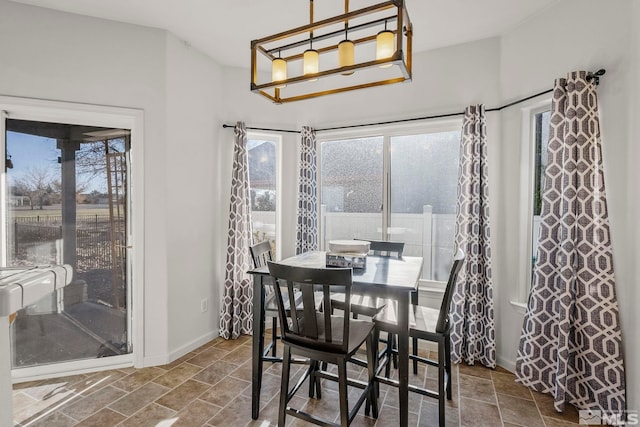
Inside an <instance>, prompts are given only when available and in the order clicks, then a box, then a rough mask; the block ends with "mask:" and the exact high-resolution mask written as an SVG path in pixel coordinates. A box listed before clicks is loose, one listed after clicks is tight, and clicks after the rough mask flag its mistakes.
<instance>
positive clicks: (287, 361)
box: [278, 345, 291, 427]
mask: <svg viewBox="0 0 640 427" xmlns="http://www.w3.org/2000/svg"><path fill="white" fill-rule="evenodd" d="M290 373H291V347H289V346H288V345H285V346H284V354H283V355H282V380H281V382H280V407H279V408H278V427H284V425H285V418H286V416H287V403H288V402H289V399H288V396H289V374H290Z"/></svg>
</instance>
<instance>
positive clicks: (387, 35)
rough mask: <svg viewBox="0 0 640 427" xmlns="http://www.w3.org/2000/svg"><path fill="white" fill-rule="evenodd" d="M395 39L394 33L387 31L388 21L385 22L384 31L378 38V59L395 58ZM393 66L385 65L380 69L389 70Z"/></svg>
mask: <svg viewBox="0 0 640 427" xmlns="http://www.w3.org/2000/svg"><path fill="white" fill-rule="evenodd" d="M394 42H395V37H394V36H393V31H389V30H387V21H384V30H382V31H380V32H379V33H378V35H377V36H376V59H377V60H381V59H387V58H391V57H392V56H393V53H394V51H395V49H394V46H393V44H394ZM392 65H393V64H383V65H380V68H388V67H391V66H392Z"/></svg>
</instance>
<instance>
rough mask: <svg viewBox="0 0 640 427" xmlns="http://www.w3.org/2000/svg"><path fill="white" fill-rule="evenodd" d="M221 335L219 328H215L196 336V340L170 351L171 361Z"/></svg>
mask: <svg viewBox="0 0 640 427" xmlns="http://www.w3.org/2000/svg"><path fill="white" fill-rule="evenodd" d="M219 335H220V333H219V331H218V329H215V330H213V331H211V332H208V333H206V334H204V335H202V336H201V337H198V338H196V339H195V340H193V341H191V342H189V343H187V344H185V345H183V346H182V347H179V348H177V349H175V350H173V351H172V352H171V353H169V362H168V363H171V362H173V361H174V360H176V359H179V358H181V357H182V356H184V355H185V354H187V353H189V352H190V351H193V350H195V349H196V348H198V347H200V346H202V345H204V344H206V343H208V342H209V341H211V340H212V339H214V338H217V337H218V336H219Z"/></svg>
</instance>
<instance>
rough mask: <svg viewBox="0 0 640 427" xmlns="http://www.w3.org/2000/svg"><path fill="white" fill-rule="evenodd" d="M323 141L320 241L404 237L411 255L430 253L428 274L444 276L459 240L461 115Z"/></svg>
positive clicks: (434, 277) (439, 278) (425, 272)
mask: <svg viewBox="0 0 640 427" xmlns="http://www.w3.org/2000/svg"><path fill="white" fill-rule="evenodd" d="M323 136H324V135H323ZM320 142H321V145H320V199H321V239H320V240H321V245H324V246H323V247H327V246H328V245H327V243H328V242H329V241H330V240H336V239H365V240H366V239H371V240H393V241H402V242H404V243H405V250H404V254H405V255H409V256H411V255H413V256H422V257H423V258H424V268H423V275H422V279H423V280H424V281H445V280H446V279H447V277H448V273H449V269H450V267H451V261H452V257H453V246H454V231H455V230H454V228H455V210H456V199H457V182H458V164H459V148H460V123H459V121H455V122H447V123H441V124H438V125H433V124H432V125H430V126H424V127H421V128H414V129H401V128H391V127H389V128H384V129H381V130H380V131H378V132H376V133H374V134H370V135H367V136H364V135H355V134H351V135H348V136H347V137H341V136H338V135H336V136H334V137H331V136H329V137H326V139H323V140H321V141H320Z"/></svg>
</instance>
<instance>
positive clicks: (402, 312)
mask: <svg viewBox="0 0 640 427" xmlns="http://www.w3.org/2000/svg"><path fill="white" fill-rule="evenodd" d="M398 383H399V384H398V400H399V403H400V426H401V427H406V426H407V425H408V423H409V294H405V293H403V294H402V295H401V296H399V298H398Z"/></svg>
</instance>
